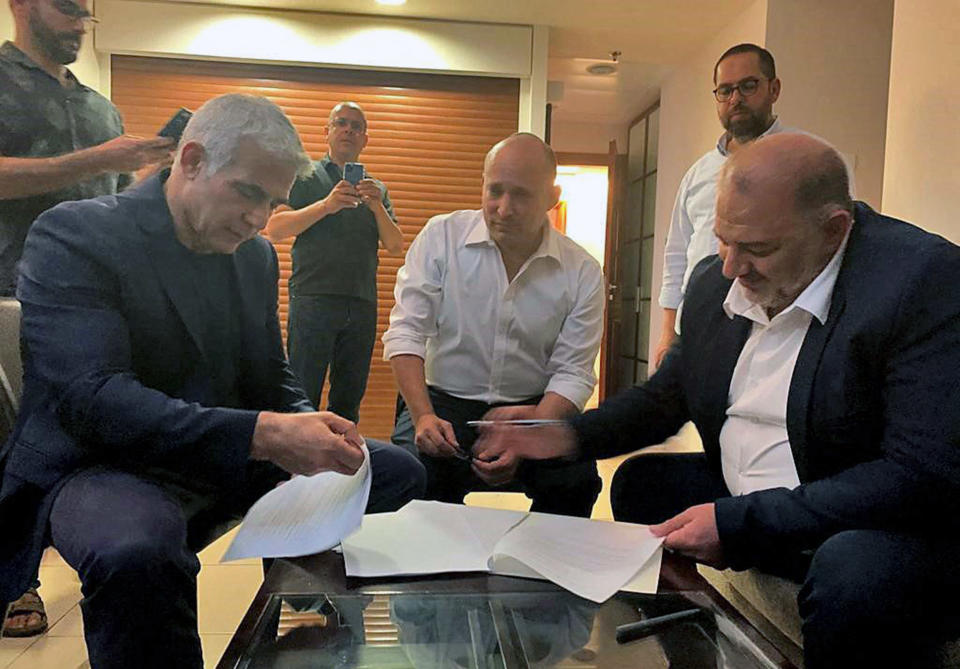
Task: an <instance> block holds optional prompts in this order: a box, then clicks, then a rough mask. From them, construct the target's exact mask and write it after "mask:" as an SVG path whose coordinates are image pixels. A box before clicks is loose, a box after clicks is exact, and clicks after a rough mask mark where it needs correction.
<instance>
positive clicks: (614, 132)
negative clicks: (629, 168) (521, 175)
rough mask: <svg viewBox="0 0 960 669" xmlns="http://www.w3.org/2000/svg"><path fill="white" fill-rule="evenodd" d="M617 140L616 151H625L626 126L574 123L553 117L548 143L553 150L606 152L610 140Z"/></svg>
mask: <svg viewBox="0 0 960 669" xmlns="http://www.w3.org/2000/svg"><path fill="white" fill-rule="evenodd" d="M611 139H614V140H616V141H617V152H618V153H626V152H627V127H626V126H624V125H621V124H616V123H609V124H607V123H576V122H573V121H558V120H556V119H554V121H553V124H552V128H551V130H550V144H551V146H552V147H553V150H554V151H563V152H567V153H607V150H608V148H609V145H610V140H611Z"/></svg>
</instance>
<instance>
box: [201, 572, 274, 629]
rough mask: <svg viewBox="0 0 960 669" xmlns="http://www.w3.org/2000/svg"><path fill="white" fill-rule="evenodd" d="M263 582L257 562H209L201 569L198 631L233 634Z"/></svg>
mask: <svg viewBox="0 0 960 669" xmlns="http://www.w3.org/2000/svg"><path fill="white" fill-rule="evenodd" d="M262 583H263V569H262V568H261V567H260V565H259V564H258V565H208V566H205V567H203V568H202V569H201V570H200V578H199V589H198V611H197V619H198V620H197V622H198V628H199V630H200V634H233V633H234V632H235V631H236V630H237V625H239V624H240V620H241V619H242V618H243V614H244V613H246V611H247V608H248V607H249V606H250V602H252V601H253V596H254V595H255V594H257V590H258V589H259V588H260V585H261V584H262Z"/></svg>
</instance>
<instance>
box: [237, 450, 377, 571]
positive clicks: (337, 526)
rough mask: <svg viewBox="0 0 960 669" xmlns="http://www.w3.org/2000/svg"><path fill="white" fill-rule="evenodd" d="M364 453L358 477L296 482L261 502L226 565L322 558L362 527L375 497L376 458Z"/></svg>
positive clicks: (300, 478)
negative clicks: (372, 465) (258, 559)
mask: <svg viewBox="0 0 960 669" xmlns="http://www.w3.org/2000/svg"><path fill="white" fill-rule="evenodd" d="M362 448H363V464H362V465H360V469H359V470H357V473H356V474H354V475H353V476H346V475H344V474H338V473H336V472H321V473H319V474H314V475H313V476H294V477H293V478H292V479H290V480H289V481H287V482H286V483H283V484H282V485H280V486H278V487H277V488H274V489H273V490H271V491H270V492H268V493H267V494H266V495H264V496H263V497H261V498H260V499H259V500H257V502H256V504H254V505H253V506H252V507H250V510H249V511H247V515H246V516H244V519H243V524H242V525H240V530H239V531H238V532H237V535H236V536H235V537H234V538H233V542H232V543H231V544H230V548H228V549H227V552H226V553H224V555H223V561H224V562H226V561H228V560H239V559H242V558H251V557H296V556H299V555H310V554H311V553H319V552H321V551H325V550H329V549H331V548H333V547H334V546H336V545H337V544H339V543H340V540H341V539H343V537H345V536H347V535H348V534H350V533H351V532H353V531H354V530H356V529H357V528H358V527H360V522H361V521H362V520H363V512H364V510H365V509H366V508H367V498H369V497H370V453H369V452H368V451H367V446H366V444H363V446H362Z"/></svg>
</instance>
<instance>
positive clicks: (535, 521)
mask: <svg viewBox="0 0 960 669" xmlns="http://www.w3.org/2000/svg"><path fill="white" fill-rule="evenodd" d="M662 541H663V540H662V539H659V538H657V537H654V536H653V535H652V534H650V530H649V529H648V528H647V527H645V526H643V525H633V524H630V523H615V522H598V521H592V520H589V519H587V518H571V517H568V516H555V515H551V514H547V513H531V514H530V515H529V516H527V518H525V519H524V521H523V522H522V523H520V524H519V525H517V526H516V527H514V528H513V529H511V530H510V531H509V532H507V533H506V534H505V535H504V536H503V537H502V538H501V539H500V541H498V542H497V545H496V547H495V549H494V551H493V554H492V555H491V557H490V571H493V572H495V573H511V572H513V573H515V572H517V571H518V570H522V569H523V568H524V567H526V568H528V569H531V570H533V571H535V572H536V573H538V574H540V575H541V576H542V577H543V578H545V579H547V580H549V581H553V582H554V583H556V584H557V585H560V586H562V587H564V588H566V589H567V590H569V591H570V592H572V593H574V594H576V595H579V596H581V597H584V598H586V599H590V600H593V601H595V602H603V601H605V600H607V599H608V598H610V597H611V596H613V595H614V594H615V593H616V592H617V591H618V590H620V589H621V588H622V587H623V586H624V585H625V584H627V583H629V582H631V581H632V580H633V578H634V576H635V575H636V574H637V572H638V569H639V568H640V566H643V565H644V563H645V562H647V561H648V560H649V559H650V557H651V556H653V554H654V553H655V552H656V551H657V549H658V548H660V544H661V543H662ZM654 589H655V588H654Z"/></svg>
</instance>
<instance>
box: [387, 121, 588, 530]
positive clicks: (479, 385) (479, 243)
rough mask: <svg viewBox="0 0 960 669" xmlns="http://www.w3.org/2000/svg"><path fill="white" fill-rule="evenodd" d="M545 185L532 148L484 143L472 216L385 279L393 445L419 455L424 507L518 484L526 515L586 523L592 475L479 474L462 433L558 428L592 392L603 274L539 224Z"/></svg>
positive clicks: (555, 193)
mask: <svg viewBox="0 0 960 669" xmlns="http://www.w3.org/2000/svg"><path fill="white" fill-rule="evenodd" d="M555 179H556V158H555V157H554V155H553V151H552V150H551V149H550V147H549V146H547V145H546V144H545V143H544V142H543V141H542V140H540V139H539V138H538V137H536V136H534V135H531V134H528V133H517V134H515V135H512V136H510V137H508V138H507V139H505V140H503V141H501V142H500V143H498V144H496V145H495V146H494V147H493V148H492V149H491V150H490V152H489V153H488V154H487V157H486V160H485V161H484V170H483V198H482V201H483V208H482V209H481V210H478V211H455V212H453V213H451V214H446V215H443V216H436V217H434V218H433V219H431V220H430V221H429V222H428V223H427V225H426V226H425V227H424V229H423V230H422V231H421V232H420V234H419V235H418V236H417V238H416V239H415V240H414V242H413V244H412V245H411V246H410V250H409V251H408V252H407V257H406V263H405V264H404V266H403V267H402V268H401V269H400V271H399V273H398V274H397V285H396V289H395V296H396V306H394V308H393V311H392V312H391V314H390V327H389V329H388V330H387V332H386V334H384V336H383V344H384V358H385V359H387V360H389V361H390V364H391V366H392V367H393V372H394V376H395V377H396V379H397V385H398V386H399V388H400V394H401V399H400V400H399V401H398V411H397V423H396V426H395V430H394V434H393V442H394V443H396V444H398V445H401V446H405V447H406V448H407V449H409V450H411V451H413V452H419V455H420V458H421V461H422V462H423V463H424V465H425V466H426V468H427V476H428V490H427V497H428V498H429V499H438V500H441V501H445V502H462V501H463V497H464V495H465V494H466V493H467V492H469V491H470V490H474V489H477V488H483V487H484V484H486V485H492V486H497V485H503V484H506V483H508V482H511V481H514V480H517V481H518V482H519V484H520V487H521V488H522V489H523V490H524V492H526V493H527V495H528V496H529V497H531V498H532V499H533V506H532V508H533V510H536V511H545V512H550V513H561V514H566V515H577V516H584V517H585V516H589V515H590V512H591V509H592V508H593V503H594V501H595V500H596V497H597V494H598V493H599V491H600V480H599V478H598V477H597V473H596V466H595V464H594V463H586V462H582V463H568V462H541V463H527V464H525V465H523V466H522V467H519V469H518V468H517V467H513V468H500V469H498V470H497V471H496V472H495V473H492V474H491V473H487V472H485V471H482V470H480V469H479V468H478V463H477V462H476V460H472V458H471V456H472V453H471V447H472V444H473V441H474V440H475V438H476V431H475V430H474V429H473V428H472V427H469V426H467V425H466V423H467V422H468V421H472V420H478V419H481V418H483V417H484V416H487V417H488V418H490V417H493V418H497V419H518V418H536V419H563V418H566V417H569V416H572V415H575V414H577V413H579V412H581V411H582V410H583V407H584V404H585V403H586V401H587V400H588V399H589V398H590V395H591V393H592V392H593V388H594V385H595V384H596V378H595V376H594V373H593V365H594V361H595V359H596V356H597V351H598V350H599V347H600V336H601V332H602V329H603V294H604V289H603V273H602V271H601V269H600V265H599V264H598V263H597V261H596V260H594V259H593V258H592V257H591V256H590V255H589V254H588V253H587V252H586V251H584V250H583V249H582V248H580V247H579V246H577V245H576V244H575V243H574V242H572V241H571V240H570V239H568V238H567V237H565V236H564V235H562V234H560V233H558V232H557V231H556V230H554V229H553V228H552V227H551V226H550V224H549V222H548V219H547V211H549V210H550V209H551V208H552V207H553V206H554V205H555V204H556V203H557V200H558V198H559V193H560V191H559V188H558V187H557V186H555V185H554V181H555ZM492 409H496V412H494V413H489V412H491V410H492ZM488 413H489V415H488Z"/></svg>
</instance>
